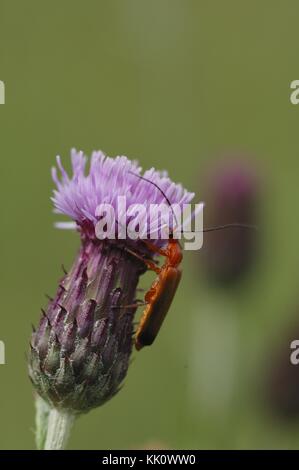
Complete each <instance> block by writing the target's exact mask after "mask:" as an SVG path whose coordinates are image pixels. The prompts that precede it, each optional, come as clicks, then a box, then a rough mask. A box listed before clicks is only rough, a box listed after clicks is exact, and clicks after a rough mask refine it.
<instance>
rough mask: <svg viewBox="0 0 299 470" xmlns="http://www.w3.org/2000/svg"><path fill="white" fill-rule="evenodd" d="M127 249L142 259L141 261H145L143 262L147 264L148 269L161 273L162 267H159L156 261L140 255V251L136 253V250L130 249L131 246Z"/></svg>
mask: <svg viewBox="0 0 299 470" xmlns="http://www.w3.org/2000/svg"><path fill="white" fill-rule="evenodd" d="M125 250H126V251H127V252H128V253H130V254H131V255H133V256H135V257H136V258H138V259H140V260H141V261H143V263H145V264H146V266H147V267H148V269H150V270H151V271H154V272H155V273H156V274H160V272H161V269H160V268H158V266H157V265H156V264H155V263H154V261H150V260H148V259H145V258H143V257H142V256H140V255H138V253H135V251H133V250H130V249H129V248H125Z"/></svg>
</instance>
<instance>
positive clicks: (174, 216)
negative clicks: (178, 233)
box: [129, 171, 178, 225]
mask: <svg viewBox="0 0 299 470" xmlns="http://www.w3.org/2000/svg"><path fill="white" fill-rule="evenodd" d="M129 173H130V174H131V175H134V176H136V177H137V178H139V179H141V180H143V181H147V182H148V183H150V184H152V185H153V186H155V188H157V189H158V190H159V191H160V193H161V194H162V195H163V196H164V198H165V200H166V202H167V204H168V205H169V207H170V209H171V212H172V215H173V218H174V220H175V223H176V224H177V225H178V221H177V218H176V215H175V212H174V210H173V207H172V205H171V202H170V200H169V198H168V197H167V196H166V194H165V192H164V191H163V189H161V188H160V186H158V185H157V183H155V182H154V181H151V180H149V179H147V178H145V176H141V175H137V174H136V173H133V172H132V171H129Z"/></svg>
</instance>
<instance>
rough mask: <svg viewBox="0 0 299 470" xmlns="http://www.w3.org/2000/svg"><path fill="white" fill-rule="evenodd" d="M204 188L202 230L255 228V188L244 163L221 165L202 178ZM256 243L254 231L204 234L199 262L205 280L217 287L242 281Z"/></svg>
mask: <svg viewBox="0 0 299 470" xmlns="http://www.w3.org/2000/svg"><path fill="white" fill-rule="evenodd" d="M204 187H205V191H204V195H205V201H206V205H205V226H206V227H209V226H216V225H224V224H230V223H236V222H237V223H240V224H249V225H256V224H257V218H258V214H257V212H258V199H259V184H258V179H257V175H256V173H255V171H254V169H253V168H252V167H251V166H250V165H249V164H248V163H247V164H246V163H244V162H241V161H238V160H229V161H226V162H223V163H221V164H220V165H218V166H217V167H216V168H214V169H213V170H212V171H211V172H210V173H209V174H208V176H207V177H206V178H205V183H204ZM256 242H257V240H256V231H255V230H252V229H244V228H241V227H240V228H230V229H226V230H220V231H215V232H208V233H206V234H205V236H204V244H203V250H202V254H201V262H202V263H203V270H204V273H205V275H206V276H207V278H208V279H209V280H210V281H213V282H215V283H220V284H227V283H231V282H234V281H236V280H238V279H239V278H242V277H243V276H244V275H245V274H247V272H248V270H249V268H250V267H251V263H252V261H253V260H254V259H255V253H256V249H257V244H256Z"/></svg>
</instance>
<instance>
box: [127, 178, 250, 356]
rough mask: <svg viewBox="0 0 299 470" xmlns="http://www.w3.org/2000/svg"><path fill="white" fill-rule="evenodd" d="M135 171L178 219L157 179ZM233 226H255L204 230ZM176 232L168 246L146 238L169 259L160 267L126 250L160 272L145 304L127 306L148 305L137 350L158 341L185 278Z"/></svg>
mask: <svg viewBox="0 0 299 470" xmlns="http://www.w3.org/2000/svg"><path fill="white" fill-rule="evenodd" d="M130 173H131V172H130ZM131 174H133V175H134V176H136V177H137V178H140V179H142V180H145V181H147V182H148V183H150V184H152V185H154V186H155V187H156V188H157V189H158V190H159V191H160V192H161V193H162V194H163V196H164V198H165V200H166V201H167V203H168V205H169V206H170V208H171V209H172V212H173V216H174V219H176V217H175V214H174V211H173V208H172V206H171V203H170V201H169V199H168V198H167V196H166V194H165V193H164V191H163V190H162V189H161V188H159V186H158V185H157V184H156V183H155V182H153V181H151V180H149V179H147V178H145V177H143V176H141V175H137V174H135V173H131ZM233 227H243V228H253V227H252V226H249V225H246V224H238V223H231V224H226V225H220V226H215V227H209V228H206V229H203V232H210V231H215V230H222V229H227V228H233ZM173 232H174V231H173V230H172V232H170V233H169V239H168V243H167V246H166V248H159V247H157V246H156V245H154V244H153V243H151V242H150V241H148V240H142V241H143V243H145V245H146V246H147V248H148V249H149V250H150V251H151V252H152V253H155V254H159V255H161V256H165V262H164V264H163V265H162V266H161V267H158V266H157V265H156V263H155V262H154V261H152V260H148V259H145V258H143V257H142V256H140V255H139V254H137V253H135V252H134V251H132V250H130V249H126V251H128V252H129V253H131V254H132V255H133V256H136V257H137V258H139V259H140V260H142V261H143V262H144V263H145V264H146V266H147V267H148V269H150V270H152V271H154V272H155V273H156V274H157V278H156V279H155V280H154V282H153V283H152V285H151V287H150V289H149V290H148V291H147V292H146V294H145V297H144V303H139V304H136V305H127V306H126V307H135V306H136V307H139V306H141V305H146V306H145V309H144V311H143V313H142V316H141V319H140V321H139V324H138V327H137V331H136V333H135V337H134V343H135V348H136V349H137V351H139V350H140V349H142V348H143V347H144V346H150V345H151V344H152V343H153V342H154V340H155V338H156V336H157V335H158V333H159V331H160V328H161V326H162V323H163V321H164V319H165V317H166V315H167V313H168V310H169V308H170V306H171V303H172V301H173V299H174V296H175V293H176V291H177V288H178V285H179V283H180V280H181V277H182V270H181V268H180V265H181V262H182V259H183V253H182V248H181V246H180V243H179V240H178V239H175V238H174V237H173Z"/></svg>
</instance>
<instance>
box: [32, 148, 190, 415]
mask: <svg viewBox="0 0 299 470" xmlns="http://www.w3.org/2000/svg"><path fill="white" fill-rule="evenodd" d="M86 162H87V159H86V157H85V156H84V155H83V154H82V153H81V152H79V153H77V152H75V151H73V153H72V167H73V176H72V177H69V175H68V174H67V172H66V171H65V169H64V168H63V166H62V165H61V163H60V159H59V158H58V159H57V164H58V167H59V169H60V173H61V178H58V176H57V171H56V169H53V179H54V182H55V184H56V187H57V189H56V190H55V191H54V196H53V198H52V200H53V203H54V206H55V211H56V212H58V213H61V214H64V215H68V216H69V217H71V218H72V219H73V221H74V222H75V227H76V229H77V230H78V232H79V233H80V236H81V247H80V250H79V252H78V254H77V256H76V258H75V261H74V263H73V266H72V268H71V269H70V271H69V272H68V273H65V275H64V276H63V278H62V279H61V280H60V282H59V286H58V289H57V292H56V295H55V297H54V298H53V299H50V301H49V303H48V306H47V308H46V309H45V311H43V315H42V318H41V320H40V323H39V326H38V328H37V330H36V331H35V332H34V333H33V334H32V338H31V351H30V361H29V375H30V378H31V381H32V383H33V385H34V387H35V388H36V391H37V392H38V394H39V395H40V396H41V397H42V398H43V400H44V401H45V402H47V403H48V404H49V405H50V407H51V408H55V409H58V410H67V411H69V412H70V413H72V414H78V413H82V412H87V411H88V410H90V409H91V408H94V407H96V406H99V405H102V404H103V403H105V402H106V401H107V400H109V399H110V398H111V397H113V396H114V395H115V394H116V393H117V391H118V390H119V388H120V386H121V384H122V382H123V379H124V378H125V376H126V373H127V370H128V365H129V361H130V355H131V352H132V336H133V321H134V315H135V312H136V289H137V285H138V282H139V277H140V275H141V274H142V273H144V272H145V271H146V264H145V263H144V262H143V260H142V257H143V256H146V257H151V256H152V255H151V254H150V253H149V252H148V250H147V248H146V245H145V244H144V243H143V242H142V240H140V239H139V240H135V241H133V240H128V239H118V238H117V236H116V239H103V240H101V239H99V238H98V237H97V235H96V225H97V222H98V210H97V209H98V207H99V205H100V204H101V203H110V204H111V206H112V207H113V208H114V209H115V213H116V214H117V213H118V208H117V207H116V204H117V196H127V199H128V203H130V204H133V203H134V204H136V203H142V204H143V205H145V208H146V209H148V208H149V206H150V204H160V203H164V202H165V201H164V198H163V194H161V192H160V191H158V190H157V188H156V187H154V186H153V185H151V184H149V183H148V181H145V180H141V179H140V178H136V174H137V175H139V174H140V172H141V168H140V167H139V166H137V163H136V162H131V161H130V160H128V159H127V158H126V157H117V158H116V159H112V158H108V157H105V155H104V154H102V153H101V152H95V153H94V154H93V155H92V158H91V164H90V170H89V173H88V174H87V175H85V167H86ZM132 173H134V175H133V174H132ZM144 176H145V177H146V178H148V179H149V180H151V181H155V183H156V185H158V186H161V187H162V188H163V189H164V191H165V192H167V194H168V195H169V198H170V200H171V203H179V204H181V205H182V206H183V204H185V203H188V202H190V200H191V199H192V197H193V194H191V193H188V192H187V191H185V190H184V189H183V188H182V187H181V186H180V185H176V184H174V183H172V182H171V180H170V179H169V178H168V177H167V175H166V174H165V172H164V173H163V174H160V173H158V172H156V171H154V170H153V169H151V170H149V171H147V172H145V174H144ZM146 214H149V211H148V210H147V212H146ZM130 217H131V216H128V215H127V214H126V215H125V219H124V220H125V222H124V223H125V225H126V227H127V225H128V222H129V220H131V219H130ZM147 217H149V216H148V215H147ZM145 222H146V223H147V227H148V228H147V230H148V232H149V233H150V232H151V227H150V220H149V219H146V220H145ZM116 225H117V224H116ZM118 225H119V227H118V228H123V227H120V224H118ZM63 227H66V225H65V224H63ZM153 242H154V243H157V244H159V243H160V242H159V240H154V241H153ZM128 248H129V249H128ZM134 252H136V253H138V256H134Z"/></svg>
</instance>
